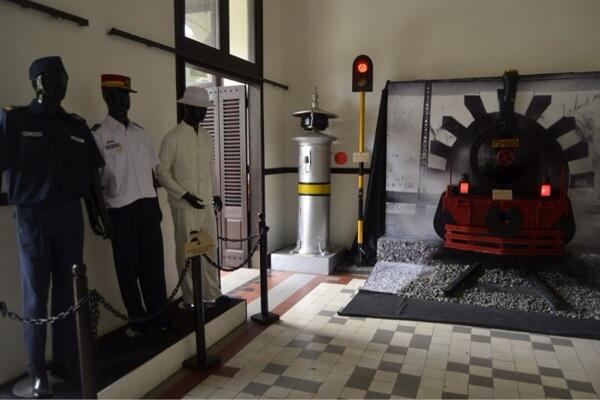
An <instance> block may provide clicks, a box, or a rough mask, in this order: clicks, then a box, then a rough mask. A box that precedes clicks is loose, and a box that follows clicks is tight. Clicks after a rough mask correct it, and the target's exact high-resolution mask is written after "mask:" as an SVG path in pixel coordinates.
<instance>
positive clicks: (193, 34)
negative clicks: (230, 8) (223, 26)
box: [184, 0, 219, 49]
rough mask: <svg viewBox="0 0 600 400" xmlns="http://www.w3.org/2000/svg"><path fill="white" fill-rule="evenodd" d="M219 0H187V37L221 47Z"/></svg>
mask: <svg viewBox="0 0 600 400" xmlns="http://www.w3.org/2000/svg"><path fill="white" fill-rule="evenodd" d="M217 1H218V0H185V28H184V29H185V37H187V38H189V39H192V40H195V41H197V42H200V43H203V44H206V45H208V46H212V47H214V48H217V49H218V48H219V40H218V38H219V22H218V21H219V11H218V10H219V8H218V4H217Z"/></svg>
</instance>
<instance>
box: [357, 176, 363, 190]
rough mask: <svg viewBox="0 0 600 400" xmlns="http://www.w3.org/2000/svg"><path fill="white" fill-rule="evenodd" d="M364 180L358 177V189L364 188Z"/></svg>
mask: <svg viewBox="0 0 600 400" xmlns="http://www.w3.org/2000/svg"><path fill="white" fill-rule="evenodd" d="M364 181H365V178H364V177H363V176H362V175H359V176H358V188H359V189H362V188H363V187H364Z"/></svg>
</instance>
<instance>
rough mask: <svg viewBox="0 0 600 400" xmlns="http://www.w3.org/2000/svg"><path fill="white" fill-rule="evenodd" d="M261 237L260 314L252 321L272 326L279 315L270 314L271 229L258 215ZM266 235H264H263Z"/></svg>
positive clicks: (262, 217) (260, 215)
mask: <svg viewBox="0 0 600 400" xmlns="http://www.w3.org/2000/svg"><path fill="white" fill-rule="evenodd" d="M258 221H259V222H258V223H259V230H258V231H259V232H260V234H261V235H262V236H261V237H260V314H255V315H253V316H252V317H251V319H252V321H254V322H258V323H260V324H264V325H270V324H272V323H273V322H277V321H279V315H277V314H274V313H272V312H269V286H268V283H267V236H268V232H269V227H268V226H267V223H266V221H265V214H263V213H260V214H258ZM263 234H264V235H263Z"/></svg>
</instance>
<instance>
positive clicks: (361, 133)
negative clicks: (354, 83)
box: [358, 92, 365, 153]
mask: <svg viewBox="0 0 600 400" xmlns="http://www.w3.org/2000/svg"><path fill="white" fill-rule="evenodd" d="M359 103H360V104H359V105H360V107H359V110H358V151H359V152H361V153H362V152H364V151H365V92H360V97H359Z"/></svg>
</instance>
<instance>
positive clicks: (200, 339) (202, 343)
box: [183, 255, 221, 371]
mask: <svg viewBox="0 0 600 400" xmlns="http://www.w3.org/2000/svg"><path fill="white" fill-rule="evenodd" d="M192 285H193V290H194V327H195V330H196V355H195V356H193V357H191V358H189V359H187V360H186V361H184V363H183V366H184V367H188V368H192V369H195V370H198V371H206V370H207V369H209V368H211V367H212V366H214V365H216V364H220V363H221V359H220V358H219V357H216V356H212V355H210V354H208V352H207V350H206V332H205V322H204V321H205V320H204V302H203V297H204V296H203V295H202V256H201V255H198V256H196V257H193V258H192Z"/></svg>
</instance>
